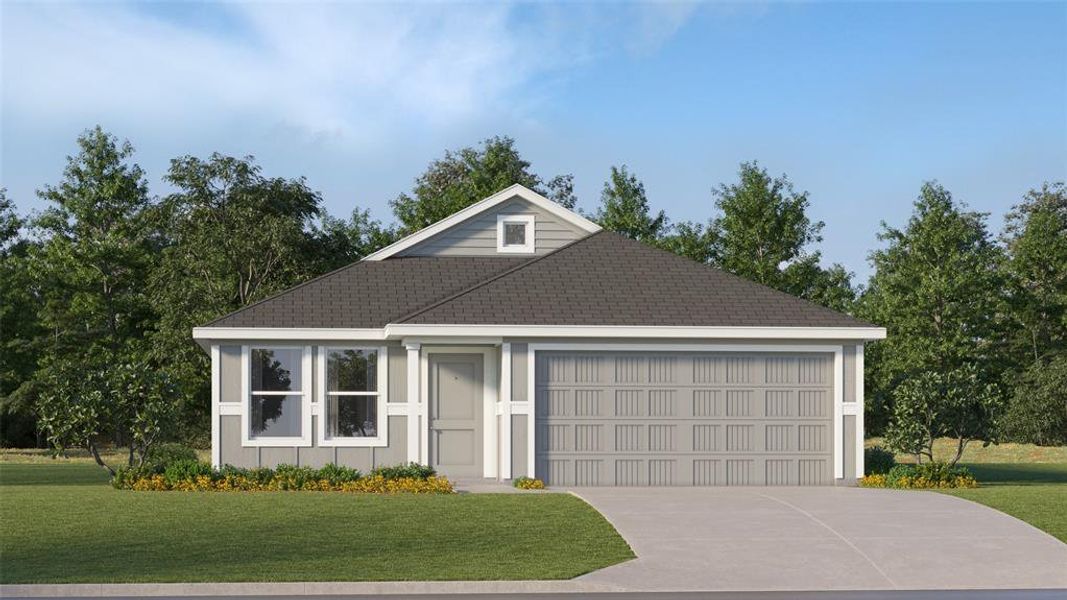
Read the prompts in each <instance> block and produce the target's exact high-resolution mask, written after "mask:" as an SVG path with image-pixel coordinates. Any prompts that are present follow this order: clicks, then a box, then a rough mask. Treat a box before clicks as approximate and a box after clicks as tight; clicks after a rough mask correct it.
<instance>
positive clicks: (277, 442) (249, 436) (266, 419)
mask: <svg viewBox="0 0 1067 600" xmlns="http://www.w3.org/2000/svg"><path fill="white" fill-rule="evenodd" d="M243 355H244V356H243V360H244V366H245V385H246V386H247V387H246V390H247V393H246V394H245V399H246V400H245V401H246V402H247V403H248V404H247V406H246V410H245V420H244V424H243V433H244V439H245V442H246V443H247V444H248V445H259V446H301V445H310V442H311V406H310V403H309V400H310V398H309V392H310V373H308V371H309V369H310V364H311V362H310V358H311V353H310V349H309V348H302V347H247V346H246V347H245V348H244V351H243Z"/></svg>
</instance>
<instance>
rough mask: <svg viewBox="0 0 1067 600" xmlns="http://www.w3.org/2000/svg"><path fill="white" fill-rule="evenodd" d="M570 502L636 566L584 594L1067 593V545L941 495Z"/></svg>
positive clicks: (594, 579)
mask: <svg viewBox="0 0 1067 600" xmlns="http://www.w3.org/2000/svg"><path fill="white" fill-rule="evenodd" d="M573 491H574V493H576V494H577V495H578V496H581V497H582V498H584V499H585V500H586V501H588V502H589V503H590V504H592V505H593V506H594V507H595V508H596V509H597V510H599V511H600V512H601V513H602V514H603V515H604V516H605V517H607V519H608V520H609V521H611V522H612V524H614V525H615V527H616V529H618V530H619V533H621V534H622V536H623V537H624V538H626V540H627V541H628V542H629V543H630V546H631V547H632V548H633V549H634V552H635V553H636V554H637V556H638V558H637V559H636V560H633V561H629V562H627V563H623V564H619V565H615V566H613V567H608V568H606V569H601V570H599V571H595V572H593V573H590V574H588V575H584V576H582V577H580V578H579V579H578V581H581V582H583V583H600V584H607V585H611V586H616V587H619V588H623V589H627V590H635V591H637V590H649V591H651V590H655V591H686V590H706V591H713V590H738V591H743V590H848V589H851V590H860V589H866V590H893V589H911V590H921V589H925V590H938V589H940V590H944V589H1010V588H1015V589H1019V588H1067V545H1065V544H1063V543H1061V542H1060V541H1058V540H1056V539H1055V538H1053V537H1052V536H1049V535H1047V534H1045V533H1044V532H1042V531H1040V530H1038V529H1036V528H1034V527H1032V526H1030V525H1028V524H1026V523H1024V522H1022V521H1020V520H1018V519H1015V518H1013V517H1009V516H1007V515H1005V514H1003V513H1001V512H998V511H995V510H992V509H990V508H986V507H984V506H981V505H979V504H975V503H972V502H968V501H966V500H961V499H958V498H955V497H952V496H947V495H944V494H938V493H935V492H917V491H898V490H871V489H859V488H728V489H726V488H713V489H706V488H705V489H694V488H676V489H663V488H660V489H648V488H584V489H575V490H573ZM1065 509H1067V508H1065Z"/></svg>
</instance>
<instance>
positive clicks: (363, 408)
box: [325, 348, 379, 439]
mask: <svg viewBox="0 0 1067 600" xmlns="http://www.w3.org/2000/svg"><path fill="white" fill-rule="evenodd" d="M378 386H379V381H378V350H377V349H376V348H346V349H333V348H331V349H329V350H327V352H326V390H325V391H326V397H325V400H326V431H325V433H326V438H327V439H336V438H375V437H378V428H379V423H378V419H379V414H378V395H379V391H378Z"/></svg>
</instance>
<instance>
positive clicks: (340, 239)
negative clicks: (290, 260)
mask: <svg viewBox="0 0 1067 600" xmlns="http://www.w3.org/2000/svg"><path fill="white" fill-rule="evenodd" d="M396 237H397V235H396V232H395V231H394V230H392V229H388V228H384V227H382V225H381V223H380V222H378V221H375V220H373V219H371V217H370V212H369V211H367V210H360V209H358V208H357V209H355V210H353V211H352V216H351V217H349V219H348V220H347V221H346V220H344V219H339V218H337V217H333V216H330V215H328V214H323V215H322V218H321V219H320V221H319V223H318V224H317V225H316V226H314V227H313V229H312V232H311V240H310V243H311V244H312V246H313V248H314V251H315V252H317V253H318V254H319V258H318V259H317V260H318V262H319V265H320V266H319V267H318V271H319V272H321V273H326V272H329V271H332V270H334V269H337V268H340V267H343V266H345V265H347V264H351V263H353V262H355V261H357V260H359V259H361V258H363V257H364V256H367V255H368V254H372V253H374V252H375V251H377V250H379V249H381V248H384V247H385V246H388V245H389V244H391V243H393V242H394V241H396Z"/></svg>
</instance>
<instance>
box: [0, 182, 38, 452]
mask: <svg viewBox="0 0 1067 600" xmlns="http://www.w3.org/2000/svg"><path fill="white" fill-rule="evenodd" d="M25 226H26V223H25V221H24V220H23V219H22V218H20V217H19V216H18V214H17V213H16V212H15V205H14V203H13V202H12V201H11V200H10V199H9V198H8V197H7V191H6V190H4V189H3V188H0V444H2V445H4V446H18V447H23V446H35V445H37V439H36V430H37V427H36V419H35V418H34V416H33V410H32V405H31V397H30V395H29V394H28V392H29V387H28V386H27V387H26V388H25V389H22V388H23V386H24V384H26V383H27V382H29V381H30V380H31V379H32V378H33V373H34V371H35V370H36V369H37V360H38V358H39V355H40V347H41V344H40V340H41V337H42V335H43V333H44V331H43V329H42V327H41V324H40V320H39V319H38V317H37V306H38V296H37V294H36V293H35V289H34V286H33V273H32V269H31V268H30V264H29V260H28V258H27V257H28V255H29V253H30V251H31V249H32V248H33V246H34V242H33V241H32V240H29V239H27V238H25V237H24V236H23V235H22V229H23V228H24V227H25ZM20 389H21V392H20Z"/></svg>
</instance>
